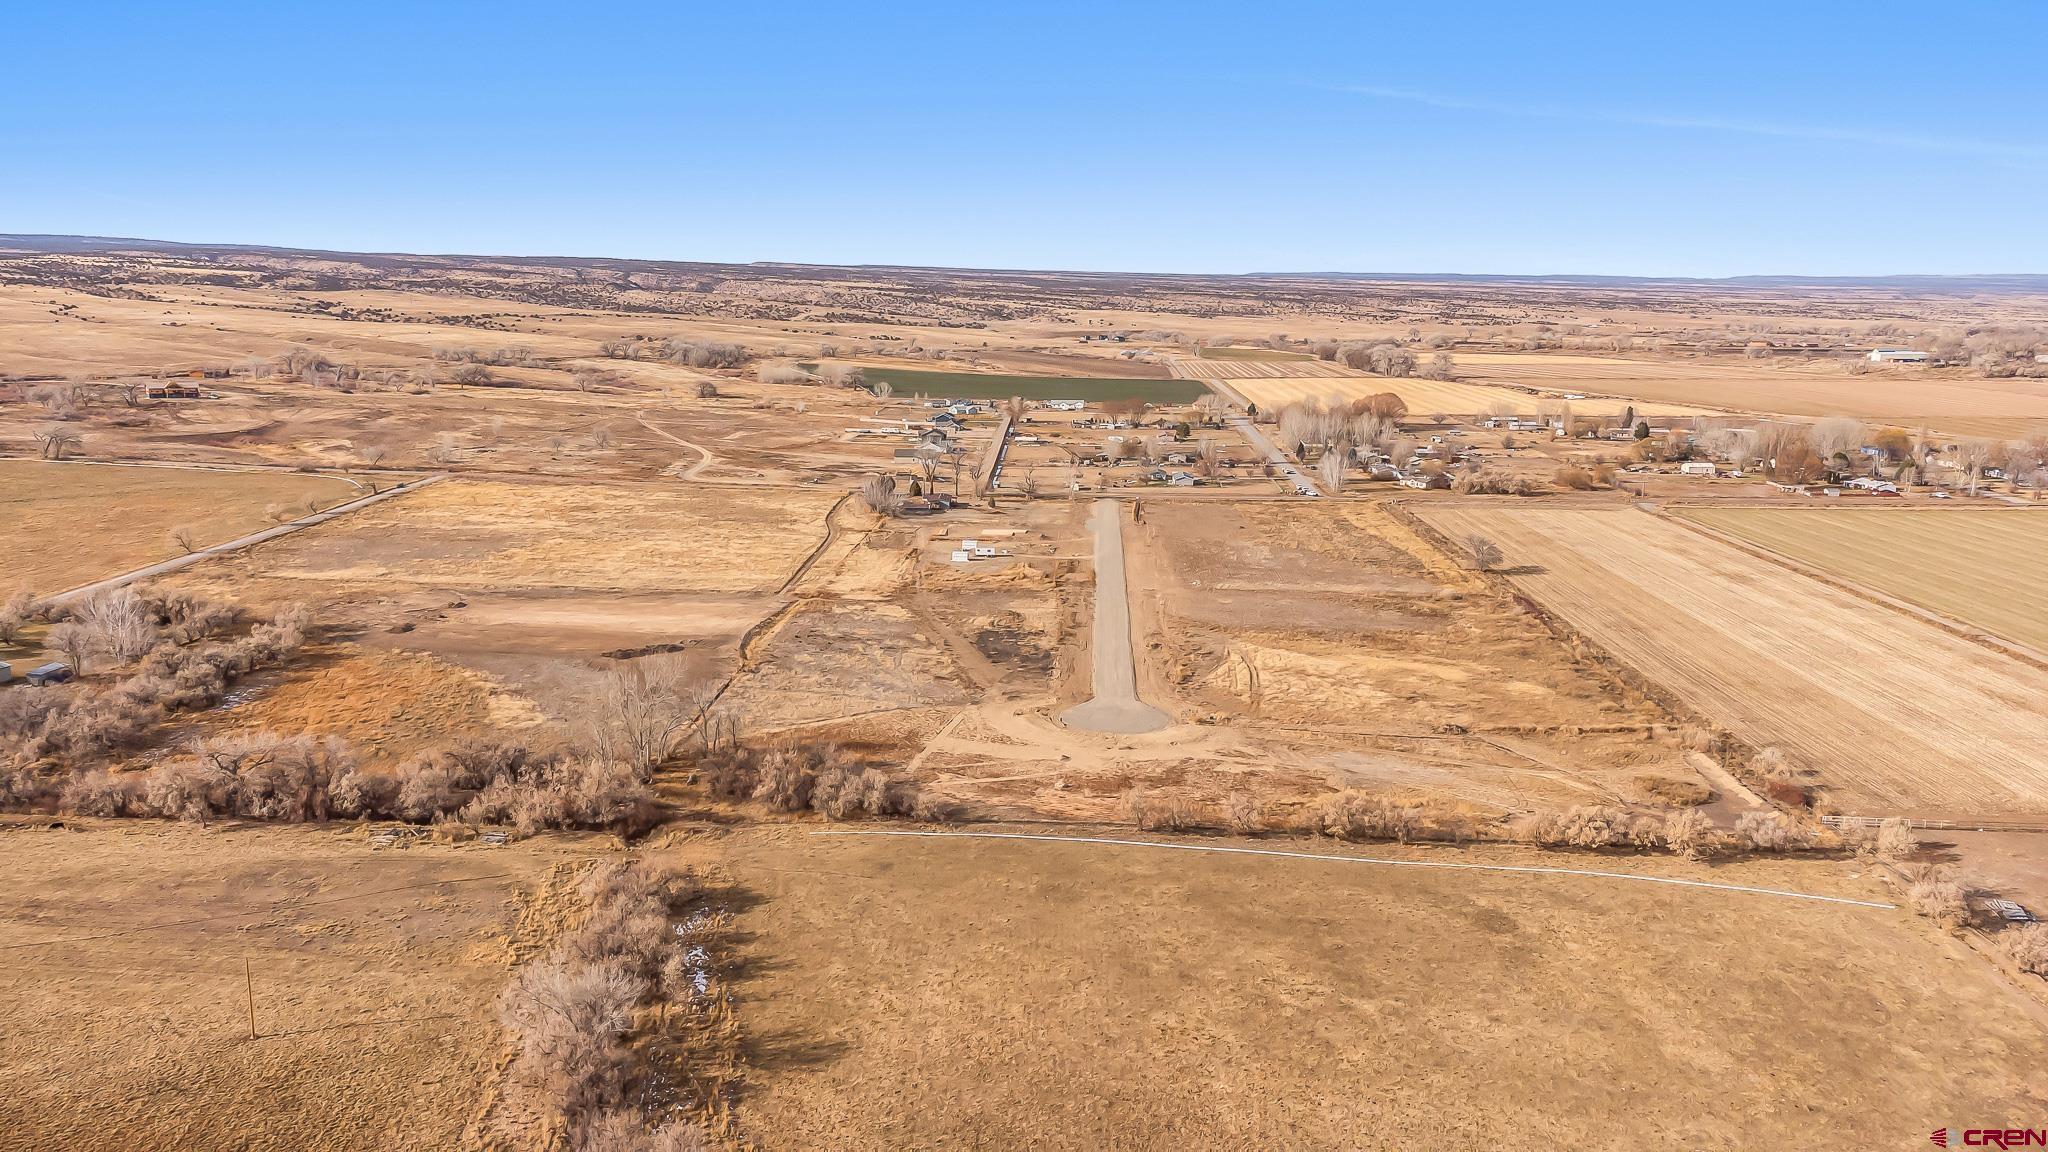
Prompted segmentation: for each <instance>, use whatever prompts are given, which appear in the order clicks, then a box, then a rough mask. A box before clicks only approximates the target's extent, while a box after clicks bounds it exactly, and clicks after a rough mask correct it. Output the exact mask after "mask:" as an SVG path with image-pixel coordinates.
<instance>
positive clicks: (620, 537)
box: [163, 477, 841, 745]
mask: <svg viewBox="0 0 2048 1152" xmlns="http://www.w3.org/2000/svg"><path fill="white" fill-rule="evenodd" d="M444 489H445V491H443V490H444ZM704 491H705V490H703V489H698V488H693V487H691V486H689V485H686V484H678V483H675V482H673V481H670V482H655V483H637V484H636V483H599V482H595V481H593V482H589V483H584V484H576V485H571V484H563V483H556V482H548V481H542V482H534V481H524V480H511V479H482V478H467V477H465V478H461V479H455V480H448V481H444V482H442V483H440V484H437V485H434V486H432V487H428V488H423V489H421V490H419V491H417V492H409V493H406V494H404V495H402V496H399V497H397V498H395V499H393V500H390V501H388V502H386V503H384V504H381V505H377V506H375V507H373V508H368V509H363V510H362V511H360V512H358V513H351V514H350V515H348V516H345V517H342V518H340V519H338V520H335V521H333V522H330V523H328V524H324V525H321V526H319V527H317V528H313V529H309V530H307V531H304V532H300V533H296V534H294V535H291V536H288V537H285V538H283V539H280V540H275V541H272V542H269V543H266V544H263V545H259V546H257V547H255V548H251V549H248V550H246V551H244V552H240V553H237V554H234V555H231V556H223V557H218V558H214V559H210V560H207V561H204V562H202V563H200V564H198V565H195V566H194V567H191V568H188V569H185V570H183V571H181V572H178V573H176V574H174V575H172V576H170V577H167V578H166V579H165V580H164V581H163V582H164V583H166V584H168V585H171V586H174V587H177V588H180V589H185V590H189V591H193V592H197V593H200V594H202V595H206V596H211V597H216V598H221V599H225V600H229V601H232V602H235V603H241V604H247V605H252V606H257V607H269V606H274V605H278V604H284V603H291V602H301V603H305V604H308V605H309V606H310V607H311V608H312V610H313V612H314V614H315V616H316V618H318V619H320V620H322V621H323V622H326V623H327V624H329V625H330V626H333V627H335V628H338V629H341V630H343V631H345V632H346V633H347V634H348V635H350V636H351V637H352V638H353V642H354V643H355V644H356V645H358V646H367V647H375V648H385V649H398V650H401V651H417V652H426V653H430V654H433V655H436V656H439V657H441V658H443V659H445V660H448V661H452V662H454V663H456V664H459V665H461V666H463V667H464V668H466V669H468V670H470V671H471V672H477V673H482V674H484V675H485V676H487V677H489V678H490V679H489V681H488V682H486V683H483V684H480V685H479V684H470V683H464V682H460V675H457V678H456V680H453V681H449V682H448V683H447V685H446V692H445V693H444V695H448V694H453V695H449V696H448V698H451V699H452V698H455V697H457V696H459V697H461V698H463V699H465V700H472V701H474V700H475V699H476V697H477V695H478V694H479V693H480V694H481V695H482V697H483V698H484V699H485V702H486V703H488V704H489V707H490V708H492V709H495V710H496V711H495V713H494V714H493V718H494V720H495V721H496V722H499V723H503V722H506V721H507V720H508V719H509V720H512V721H514V722H515V723H514V724H513V726H514V727H520V726H525V725H528V724H530V723H531V720H532V716H531V713H530V712H527V711H526V710H525V706H524V705H522V704H520V703H518V702H516V701H505V700H502V699H500V698H499V697H500V695H501V694H502V692H503V691H505V690H506V689H508V688H509V689H512V690H515V691H518V692H522V693H526V694H531V695H538V696H540V697H544V698H550V699H552V700H553V701H554V703H555V706H556V707H555V710H556V712H557V713H558V714H560V715H561V716H562V718H564V719H573V712H574V708H573V705H569V704H566V703H564V702H565V701H568V700H570V699H571V698H573V697H574V696H575V695H576V693H577V691H578V690H579V689H578V688H577V685H578V684H580V683H582V682H584V681H586V680H588V679H589V678H590V676H591V675H593V672H592V669H593V668H595V667H597V666H598V665H599V664H600V663H601V662H602V658H603V657H604V656H605V655H606V654H607V653H633V652H641V651H649V650H654V651H676V650H687V651H689V652H691V653H693V654H698V655H701V656H702V657H704V658H706V659H709V660H712V661H729V660H731V659H732V658H733V656H734V649H735V647H736V645H737V642H738V640H739V638H740V636H741V634H742V633H744V632H746V631H747V629H749V628H751V627H753V626H754V625H755V624H756V623H757V622H759V621H760V620H762V619H763V618H765V617H767V616H768V615H769V614H771V613H772V612H774V611H775V609H776V607H777V606H778V604H779V603H780V601H779V599H778V597H777V595H776V594H777V591H778V590H779V589H780V588H781V586H782V585H783V584H784V583H785V582H786V581H787V580H788V579H790V577H792V576H793V575H794V574H795V573H796V571H797V569H798V568H799V566H800V565H802V564H803V562H804V561H805V559H806V558H807V557H809V555H810V554H811V553H812V551H813V550H815V549H817V548H819V547H820V546H821V545H822V544H823V543H824V542H825V540H826V536H827V531H828V529H827V527H826V523H825V518H826V514H827V512H828V511H829V510H831V509H832V508H833V507H834V506H835V505H836V504H838V503H839V502H840V496H841V494H839V493H833V492H829V491H824V490H819V489H797V490H782V489H749V488H720V489H717V491H718V493H719V498H718V499H717V500H715V501H714V500H709V499H707V498H705V496H704ZM343 667H344V668H346V667H352V666H351V665H343ZM449 671H450V673H451V674H453V673H454V671H455V670H452V669H451V670H449ZM306 674H307V673H294V676H303V675H306ZM422 682H424V681H422ZM296 691H297V692H299V693H300V694H301V695H302V696H304V695H305V694H306V693H308V692H311V691H312V686H310V685H307V686H302V687H300V688H299V689H296ZM315 695H316V696H317V693H316V694H315ZM308 707H311V708H313V709H314V711H315V712H316V713H317V712H318V710H319V709H318V703H317V699H313V698H308ZM472 711H473V708H472ZM427 712H428V713H429V714H431V715H432V716H440V715H441V713H439V712H435V711H434V710H432V709H428V710H427ZM522 718H523V719H522ZM333 722H339V721H338V719H337V720H334V721H333ZM432 723H433V724H439V723H445V721H444V720H439V719H436V720H433V721H432ZM292 727H298V725H296V724H294V725H292ZM403 728H404V726H390V725H386V726H384V727H383V728H382V729H381V732H382V735H381V736H380V739H382V740H383V741H385V742H387V743H392V744H394V745H402V744H405V743H407V742H409V741H416V740H418V739H420V737H419V736H417V735H414V736H408V735H406V733H405V732H404V731H403ZM315 730H316V731H317V730H318V729H317V728H316V729H315ZM431 730H432V728H431V725H430V726H429V731H431Z"/></svg>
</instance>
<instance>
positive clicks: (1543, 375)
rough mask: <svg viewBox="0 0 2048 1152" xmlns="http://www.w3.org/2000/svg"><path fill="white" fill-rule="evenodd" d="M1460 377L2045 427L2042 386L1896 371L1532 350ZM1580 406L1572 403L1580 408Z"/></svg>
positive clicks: (1766, 407)
mask: <svg viewBox="0 0 2048 1152" xmlns="http://www.w3.org/2000/svg"><path fill="white" fill-rule="evenodd" d="M1453 360H1455V361H1456V363H1457V370H1458V374H1459V376H1460V377H1461V378H1463V379H1466V380H1469V381H1473V382H1475V383H1487V382H1497V383H1501V384H1513V385H1520V386H1523V387H1529V388H1538V389H1543V390H1545V391H1583V392H1599V393H1605V394H1608V395H1612V396H1623V397H1627V398H1630V399H1634V400H1644V401H1652V402H1660V403H1666V404H1680V405H1684V404H1702V405H1711V406H1713V407H1716V408H1730V409H1737V410H1740V411H1744V412H1761V413H1779V414H1783V415H1788V416H1855V417H1858V418H1860V419H1864V420H1868V421H1871V422H1873V423H1883V424H1895V425H1898V426H1900V427H1902V428H1907V429H1915V428H1920V427H1923V426H1932V427H1933V428H1935V429H1938V430H1940V431H1943V432H1947V433H1949V434H1951V435H1964V436H2020V435H2024V434H2029V433H2032V432H2037V431H2040V430H2042V429H2044V428H2048V383H2044V382H2043V381H2041V380H2026V379H2019V380H1985V379H1972V378H1968V377H1962V376H1954V375H1937V374H1934V373H1933V372H1931V371H1929V370H1926V369H1892V370H1889V371H1886V372H1874V373H1871V374H1870V375H1867V376H1856V375H1851V374H1850V373H1849V372H1848V371H1847V370H1846V368H1844V367H1835V366H1829V367H1817V368H1806V367H1776V366H1759V365H1751V364H1748V363H1744V362H1741V361H1726V362H1719V361H1716V362H1700V361H1684V360H1644V359H1627V358H1618V357H1617V358H1610V357H1605V356H1569V355H1554V354H1548V353H1536V352H1520V353H1518V352H1459V353H1458V354H1457V355H1456V356H1454V357H1453ZM1582 403H1584V401H1574V402H1573V407H1574V408H1576V407H1578V406H1579V405H1580V404H1582Z"/></svg>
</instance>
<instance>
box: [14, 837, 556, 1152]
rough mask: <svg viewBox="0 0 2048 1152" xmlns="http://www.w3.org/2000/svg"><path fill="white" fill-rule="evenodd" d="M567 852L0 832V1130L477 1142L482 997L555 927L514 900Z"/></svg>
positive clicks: (91, 1139)
mask: <svg viewBox="0 0 2048 1152" xmlns="http://www.w3.org/2000/svg"><path fill="white" fill-rule="evenodd" d="M577 855H578V851H577V849H575V848H573V847H571V846H570V845H568V844H567V843H565V842H557V843H551V844H535V845H523V846H521V847H519V848H518V849H516V850H492V849H487V848H481V847H477V846H475V845H465V846H459V847H458V846H453V845H442V844H427V843H420V844H415V845H414V846H412V847H409V848H403V849H398V848H387V849H375V848H373V847H372V845H371V844H370V842H369V840H368V839H367V837H366V835H365V834H364V832H363V831H362V830H361V829H355V828H347V827H340V828H334V829H326V828H309V827H303V826H301V827H280V828H264V827H261V826H241V827H233V828H227V827H223V828H215V829H212V830H207V829H202V828H199V827H196V826H191V825H180V824H162V823H157V822H154V821H152V822H147V823H126V822H119V821H110V822H104V823H91V824H89V825H88V826H86V827H85V828H84V829H83V830H79V829H76V828H74V829H59V830H55V831H37V830H30V829H28V828H25V827H20V826H16V827H13V828H10V829H7V830H0V876H4V882H0V951H4V953H5V955H6V957H7V968H8V976H7V978H6V979H5V980H4V981H0V1070H4V1072H5V1074H6V1076H7V1078H8V1080H9V1082H10V1083H12V1084H14V1085H15V1086H16V1087H15V1089H14V1090H12V1091H9V1092H8V1093H6V1096H5V1100H4V1102H0V1148H5V1149H9V1150H15V1149H19V1150H21V1152H30V1150H39V1149H50V1148H87V1147H94V1148H137V1149H141V1148H162V1149H171V1148H194V1149H197V1148H229V1147H233V1148H237V1149H249V1150H252V1152H254V1150H274V1152H297V1150H299V1149H312V1148H320V1149H371V1148H387V1149H419V1150H421V1152H429V1150H432V1152H442V1150H446V1149H453V1148H464V1147H479V1146H480V1145H479V1144H478V1143H477V1139H476V1134H475V1133H474V1132H472V1131H471V1129H472V1128H473V1126H474V1124H475V1122H476V1120H477V1118H478V1116H479V1115H480V1111H481V1109H482V1108H483V1107H484V1106H485V1105H486V1104H487V1103H488V1101H489V1100H490V1098H491V1097H492V1095H493V1094H494V1093H495V1091H496V1084H497V1081H498V1078H499V1075H500V1069H501V1066H502V1061H503V1058H504V1052H505V1040H504V1035H503V1033H502V1032H501V1031H500V1029H499V1027H498V1025H497V1021H496V1013H495V1011H494V1008H493V1004H494V1001H495V1000H496V998H497V995H498V992H499V990H500V989H501V988H503V987H504V984H505V982H506V980H507V979H508V978H509V976H510V974H511V972H512V969H513V966H514V965H515V964H518V963H521V962H523V961H525V960H527V959H528V958H530V956H531V955H532V954H533V952H534V951H535V950H536V949H537V948H538V946H539V945H541V944H542V943H544V942H545V941H546V939H547V937H548V935H549V934H550V933H551V932H552V931H553V930H554V928H556V927H557V926H558V924H557V921H558V920H559V917H560V916H561V915H562V914H563V910H561V909H558V908H553V907H551V906H549V905H548V904H547V903H545V902H538V901H535V900H534V899H533V896H534V895H535V893H536V892H537V890H539V889H540V888H541V887H542V886H543V883H544V881H546V880H547V879H548V877H549V876H550V875H551V874H553V872H554V870H555V868H556V866H557V864H558V863H562V862H565V861H569V860H572V859H574V858H576V856H577ZM252 1000H253V1006H254V1012H255V1020H254V1025H255V1030H256V1035H255V1036H254V1037H253V1038H252V1037H251V1036H250V1025H251V1021H250V1007H251V1002H252Z"/></svg>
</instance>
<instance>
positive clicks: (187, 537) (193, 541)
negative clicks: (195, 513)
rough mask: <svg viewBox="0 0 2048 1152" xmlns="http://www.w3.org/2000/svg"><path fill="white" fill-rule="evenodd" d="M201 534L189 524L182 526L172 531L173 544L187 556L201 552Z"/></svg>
mask: <svg viewBox="0 0 2048 1152" xmlns="http://www.w3.org/2000/svg"><path fill="white" fill-rule="evenodd" d="M198 540H199V534H198V532H197V531H195V530H194V529H193V528H192V526H191V525H189V524H180V525H178V526H177V527H176V528H173V529H171V543H172V544H173V545H174V546H176V547H177V549H178V550H179V551H181V552H183V553H185V554H186V555H188V556H189V555H191V554H192V553H194V552H197V551H199V546H198Z"/></svg>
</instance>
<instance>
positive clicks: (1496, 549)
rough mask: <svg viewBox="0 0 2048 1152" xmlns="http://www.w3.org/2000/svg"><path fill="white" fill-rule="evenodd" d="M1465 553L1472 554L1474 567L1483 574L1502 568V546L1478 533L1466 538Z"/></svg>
mask: <svg viewBox="0 0 2048 1152" xmlns="http://www.w3.org/2000/svg"><path fill="white" fill-rule="evenodd" d="M1465 551H1467V552H1470V553H1471V554H1472V567H1474V568H1476V569H1478V570H1479V571H1481V572H1491V571H1493V570H1494V569H1495V568H1498V567H1500V563H1501V552H1500V545H1498V544H1495V543H1494V542H1493V541H1491V540H1489V539H1487V538H1486V537H1484V536H1482V535H1480V534H1479V533H1477V532H1473V533H1470V534H1468V535H1467V536H1466V537H1465Z"/></svg>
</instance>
